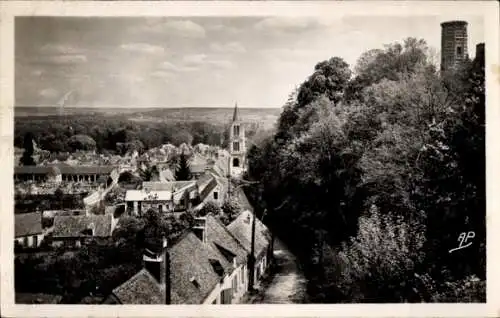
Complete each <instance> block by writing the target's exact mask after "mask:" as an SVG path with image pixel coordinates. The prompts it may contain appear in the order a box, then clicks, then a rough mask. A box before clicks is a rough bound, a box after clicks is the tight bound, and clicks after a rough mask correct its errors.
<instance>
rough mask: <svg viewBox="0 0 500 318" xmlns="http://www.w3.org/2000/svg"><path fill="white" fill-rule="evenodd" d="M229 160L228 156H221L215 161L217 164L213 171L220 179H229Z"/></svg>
mask: <svg viewBox="0 0 500 318" xmlns="http://www.w3.org/2000/svg"><path fill="white" fill-rule="evenodd" d="M228 158H229V157H228V155H224V156H220V157H219V158H217V160H215V164H214V165H213V166H212V169H211V170H212V171H213V172H215V173H216V174H217V175H218V176H219V177H227V175H228V160H229V159H228Z"/></svg>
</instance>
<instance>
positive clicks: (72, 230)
mask: <svg viewBox="0 0 500 318" xmlns="http://www.w3.org/2000/svg"><path fill="white" fill-rule="evenodd" d="M113 223H114V222H113V215H110V214H106V215H71V216H60V215H56V216H55V217H54V229H53V231H52V238H51V239H52V246H54V247H59V246H68V247H80V246H81V245H83V244H85V243H87V242H88V241H89V240H92V239H106V238H109V237H110V236H111V235H112V233H113Z"/></svg>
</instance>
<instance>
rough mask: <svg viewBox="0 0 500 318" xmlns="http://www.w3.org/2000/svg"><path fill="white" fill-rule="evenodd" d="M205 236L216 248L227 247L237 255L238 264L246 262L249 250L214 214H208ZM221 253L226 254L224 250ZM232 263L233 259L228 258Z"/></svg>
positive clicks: (226, 248)
mask: <svg viewBox="0 0 500 318" xmlns="http://www.w3.org/2000/svg"><path fill="white" fill-rule="evenodd" d="M205 237H206V241H207V243H209V244H211V246H212V247H213V248H214V249H216V250H217V249H218V250H220V249H221V248H222V249H225V250H227V251H229V252H231V253H232V254H233V255H234V256H236V262H237V263H238V264H244V263H245V262H246V258H247V253H248V251H246V250H245V248H244V246H243V245H242V244H241V243H240V242H239V241H238V240H237V239H236V238H235V237H234V236H233V234H231V232H229V230H228V229H227V228H226V227H225V226H224V224H222V222H221V221H219V220H218V219H217V218H216V217H214V216H213V215H207V217H206V222H205ZM221 253H222V254H223V255H224V256H225V255H226V254H224V251H221ZM227 261H228V262H231V263H232V259H228V260H227Z"/></svg>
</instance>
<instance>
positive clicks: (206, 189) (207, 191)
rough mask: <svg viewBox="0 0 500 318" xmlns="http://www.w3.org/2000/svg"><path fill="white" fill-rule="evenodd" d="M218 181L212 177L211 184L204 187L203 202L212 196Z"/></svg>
mask: <svg viewBox="0 0 500 318" xmlns="http://www.w3.org/2000/svg"><path fill="white" fill-rule="evenodd" d="M217 184H218V183H217V180H215V178H214V177H211V178H210V180H209V182H208V183H206V184H205V185H204V187H203V188H202V189H200V190H199V191H200V199H201V200H202V201H204V200H205V198H206V197H207V196H208V195H209V194H210V192H211V191H212V190H213V189H215V188H216V187H217Z"/></svg>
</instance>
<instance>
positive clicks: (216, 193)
mask: <svg viewBox="0 0 500 318" xmlns="http://www.w3.org/2000/svg"><path fill="white" fill-rule="evenodd" d="M214 200H219V192H217V191H214Z"/></svg>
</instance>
